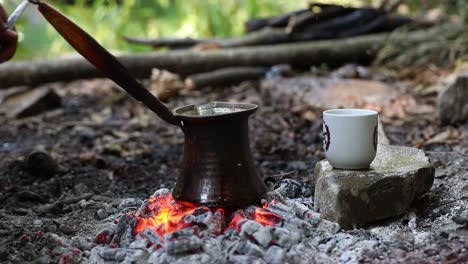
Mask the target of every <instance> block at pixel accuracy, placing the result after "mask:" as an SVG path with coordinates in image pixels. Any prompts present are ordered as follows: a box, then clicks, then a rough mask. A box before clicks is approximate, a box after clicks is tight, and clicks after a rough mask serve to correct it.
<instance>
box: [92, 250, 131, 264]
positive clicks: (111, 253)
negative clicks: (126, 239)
mask: <svg viewBox="0 0 468 264" xmlns="http://www.w3.org/2000/svg"><path fill="white" fill-rule="evenodd" d="M135 251H136V250H134V249H123V248H107V247H106V248H105V247H95V248H93V250H91V256H90V258H89V262H90V263H104V261H123V260H124V259H125V257H127V255H129V256H131V255H133V254H134V253H135ZM103 260H104V261H103Z"/></svg>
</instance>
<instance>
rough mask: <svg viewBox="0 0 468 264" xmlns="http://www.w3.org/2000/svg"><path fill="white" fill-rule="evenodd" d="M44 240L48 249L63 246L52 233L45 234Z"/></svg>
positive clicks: (59, 239) (58, 238) (60, 240)
mask: <svg viewBox="0 0 468 264" xmlns="http://www.w3.org/2000/svg"><path fill="white" fill-rule="evenodd" d="M45 239H46V246H47V248H49V249H53V248H55V247H57V246H61V245H62V244H63V242H62V239H61V238H60V237H59V236H58V235H56V234H53V233H47V234H46V236H45Z"/></svg>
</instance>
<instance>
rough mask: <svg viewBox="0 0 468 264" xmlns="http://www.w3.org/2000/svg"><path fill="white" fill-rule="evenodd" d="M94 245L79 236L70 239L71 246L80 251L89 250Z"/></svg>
mask: <svg viewBox="0 0 468 264" xmlns="http://www.w3.org/2000/svg"><path fill="white" fill-rule="evenodd" d="M94 245H95V244H94V243H92V242H91V241H90V240H89V239H88V238H83V237H79V236H74V237H72V240H71V246H72V247H76V248H79V249H81V250H86V249H91V248H92V247H93V246H94Z"/></svg>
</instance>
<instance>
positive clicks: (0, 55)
mask: <svg viewBox="0 0 468 264" xmlns="http://www.w3.org/2000/svg"><path fill="white" fill-rule="evenodd" d="M0 31H1V30H0ZM17 43H18V34H16V32H14V31H12V30H6V31H4V32H0V62H4V61H7V60H9V59H11V58H12V57H13V55H15V51H16V47H17Z"/></svg>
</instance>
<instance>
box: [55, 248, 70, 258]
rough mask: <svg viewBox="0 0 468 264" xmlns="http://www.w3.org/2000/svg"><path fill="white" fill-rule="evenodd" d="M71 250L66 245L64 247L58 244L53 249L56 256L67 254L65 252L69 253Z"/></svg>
mask: <svg viewBox="0 0 468 264" xmlns="http://www.w3.org/2000/svg"><path fill="white" fill-rule="evenodd" d="M68 252H69V249H68V248H66V247H62V246H56V247H54V248H53V249H52V252H51V253H52V255H54V256H60V255H62V254H65V253H68Z"/></svg>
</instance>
